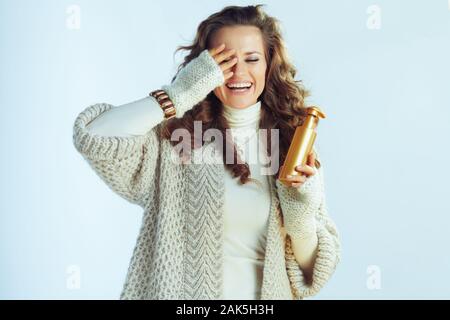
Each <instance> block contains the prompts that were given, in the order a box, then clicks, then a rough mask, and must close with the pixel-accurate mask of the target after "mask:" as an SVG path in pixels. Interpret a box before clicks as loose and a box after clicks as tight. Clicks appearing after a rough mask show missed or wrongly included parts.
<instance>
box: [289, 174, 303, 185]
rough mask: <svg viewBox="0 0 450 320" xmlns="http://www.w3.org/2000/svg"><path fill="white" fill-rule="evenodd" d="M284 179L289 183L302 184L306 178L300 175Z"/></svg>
mask: <svg viewBox="0 0 450 320" xmlns="http://www.w3.org/2000/svg"><path fill="white" fill-rule="evenodd" d="M286 179H287V180H288V181H289V182H290V183H303V182H305V181H306V177H305V176H301V175H293V176H287V177H286Z"/></svg>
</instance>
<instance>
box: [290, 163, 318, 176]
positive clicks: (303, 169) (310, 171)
mask: <svg viewBox="0 0 450 320" xmlns="http://www.w3.org/2000/svg"><path fill="white" fill-rule="evenodd" d="M295 171H297V172H301V173H304V174H306V175H307V176H310V175H314V174H315V173H316V171H315V170H314V168H313V167H311V166H309V165H307V164H305V165H304V166H296V167H295Z"/></svg>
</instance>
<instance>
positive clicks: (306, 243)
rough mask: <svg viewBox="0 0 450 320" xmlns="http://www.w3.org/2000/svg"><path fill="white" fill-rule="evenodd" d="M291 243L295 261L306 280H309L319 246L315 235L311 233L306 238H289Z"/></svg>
mask: <svg viewBox="0 0 450 320" xmlns="http://www.w3.org/2000/svg"><path fill="white" fill-rule="evenodd" d="M291 243H292V251H293V252H294V256H295V260H296V261H297V263H298V264H299V266H300V268H301V269H302V271H303V273H304V274H305V276H306V278H308V279H311V277H312V273H313V270H314V263H315V260H316V257H317V251H318V244H319V241H318V237H317V233H316V232H314V233H311V234H310V235H309V236H308V237H301V238H295V237H291Z"/></svg>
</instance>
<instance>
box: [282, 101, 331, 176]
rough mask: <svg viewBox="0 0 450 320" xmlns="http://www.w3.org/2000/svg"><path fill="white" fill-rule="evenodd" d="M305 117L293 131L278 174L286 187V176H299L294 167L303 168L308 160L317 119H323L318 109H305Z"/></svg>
mask: <svg viewBox="0 0 450 320" xmlns="http://www.w3.org/2000/svg"><path fill="white" fill-rule="evenodd" d="M306 110H307V116H306V119H305V121H304V122H303V124H302V125H301V126H298V127H297V128H296V129H295V132H294V137H293V138H292V142H291V145H290V146H289V150H288V152H287V155H286V159H285V161H284V164H283V168H282V170H281V171H280V174H279V178H278V179H279V180H280V181H281V182H282V183H283V184H285V185H288V184H289V183H288V181H289V180H288V179H287V176H288V175H292V176H296V175H301V174H302V173H301V172H298V171H296V170H295V167H296V166H303V165H305V164H306V162H307V160H308V155H309V154H310V153H311V150H312V147H313V145H314V141H315V140H316V136H317V125H318V124H319V118H325V114H324V113H323V112H322V111H321V110H320V109H319V107H316V106H311V107H308V108H307V109H306Z"/></svg>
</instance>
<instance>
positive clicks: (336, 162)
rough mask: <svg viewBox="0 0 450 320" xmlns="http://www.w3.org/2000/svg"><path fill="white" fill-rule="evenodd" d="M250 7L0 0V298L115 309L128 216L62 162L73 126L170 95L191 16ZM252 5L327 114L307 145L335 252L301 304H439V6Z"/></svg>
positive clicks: (75, 161)
mask: <svg viewBox="0 0 450 320" xmlns="http://www.w3.org/2000/svg"><path fill="white" fill-rule="evenodd" d="M256 3H259V2H253V1H248V2H247V1H242V2H238V1H234V2H230V1H205V0H204V1H99V0H96V1H92V0H91V1H75V2H72V1H50V0H46V1H44V0H41V1H31V0H30V1H23V0H21V1H17V0H14V1H13V0H9V1H5V0H2V1H0V64H1V65H0V92H1V95H0V106H1V109H0V115H1V118H0V119H1V120H0V121H1V126H0V133H1V134H0V143H1V149H2V156H1V160H0V161H1V165H0V170H1V182H0V186H1V193H0V194H1V201H0V213H1V216H0V298H3V299H18V298H26V299H46V298H57V299H80V298H87V299H93V298H106V299H117V298H118V297H119V294H120V291H121V288H122V285H123V281H124V279H125V275H126V271H127V268H128V263H129V260H130V257H131V254H132V250H133V247H134V243H135V240H136V237H137V234H138V229H139V226H140V223H141V216H142V211H141V209H140V208H139V207H138V206H134V205H131V204H130V203H128V202H126V201H125V200H123V199H122V198H120V197H119V196H117V195H115V194H113V193H112V192H111V191H110V190H109V189H108V187H107V186H106V185H105V184H104V183H103V182H102V181H101V180H100V179H99V178H98V177H97V176H96V175H95V174H94V172H93V171H92V170H91V169H90V168H89V166H88V164H87V163H86V162H85V161H84V160H83V159H82V157H81V155H80V154H78V153H77V152H76V150H75V148H74V147H73V144H72V126H73V122H74V120H75V117H76V116H77V115H78V113H79V112H81V111H82V110H83V109H84V108H85V107H87V106H88V105H90V104H93V103H96V102H108V103H112V104H116V105H120V104H124V103H127V102H131V101H134V100H137V99H139V98H142V97H144V96H146V95H147V94H148V92H149V91H150V90H152V89H156V88H158V87H160V86H161V85H163V84H168V83H169V82H170V79H171V77H172V76H173V74H174V72H175V68H176V66H177V65H178V63H179V62H180V61H181V58H182V57H181V55H180V54H178V55H176V56H175V57H174V56H173V53H174V50H175V49H176V47H177V46H178V45H182V44H183V45H186V44H188V43H189V41H191V40H192V39H193V37H194V35H195V31H196V28H197V26H198V24H199V23H200V22H201V21H202V20H203V19H205V18H206V17H207V16H209V15H210V14H212V13H213V12H216V11H218V10H220V9H221V8H222V7H224V6H225V5H229V4H241V5H244V4H256ZM264 3H265V4H267V7H266V11H267V12H268V13H269V14H271V15H274V16H275V17H277V18H278V19H280V20H281V22H282V24H283V32H284V35H285V40H286V43H287V46H288V50H289V54H290V55H291V57H292V59H293V60H294V62H295V65H296V66H297V68H298V70H299V74H298V77H297V79H303V80H304V81H305V84H306V85H307V86H308V87H309V88H310V89H311V90H312V93H313V95H314V96H313V101H315V102H316V103H318V104H319V105H320V106H322V108H323V109H324V110H325V112H326V113H327V115H328V117H327V119H325V120H323V121H322V122H321V124H320V132H319V136H318V140H317V143H318V148H319V150H320V152H321V156H322V163H323V164H324V170H325V179H326V193H327V204H328V207H329V213H330V215H331V216H332V218H333V219H334V221H335V222H336V224H337V225H338V227H339V231H340V234H341V238H342V250H343V251H342V261H341V263H340V265H339V266H338V269H337V271H336V273H335V274H334V276H333V278H332V279H331V281H330V282H329V283H328V284H327V285H326V287H325V288H324V289H323V290H322V291H321V292H320V293H319V294H318V295H317V296H316V297H315V299H329V298H334V299H348V298H361V299H381V298H384V299H394V298H409V299H416V298H425V299H428V298H438V299H439V298H450V273H449V271H450V254H449V252H450V250H449V249H448V245H449V243H450V204H449V198H450V193H449V186H448V181H449V178H450V174H449V167H448V164H449V163H450V153H449V149H450V148H449V143H448V138H449V137H450V126H449V123H450V108H449V107H450V94H449V87H450V86H449V84H450V67H449V59H450V58H449V57H450V9H449V6H450V5H449V3H448V1H447V0H435V1H425V0H423V1H406V0H402V1H387V0H383V1H366V0H352V1H350V0H345V1H342V0H341V1H332V0H330V1H280V0H274V1H265V2H264ZM72 4H75V5H78V6H79V7H80V9H81V25H80V26H81V28H80V29H78V30H71V29H70V28H68V27H67V25H66V20H67V19H68V17H69V16H70V14H69V13H67V12H66V9H67V8H68V7H69V6H70V5H72ZM370 5H378V6H379V7H380V8H381V29H378V30H373V29H369V28H368V27H367V25H366V22H367V19H368V18H369V16H370V14H368V12H367V8H368V7H369V6H370ZM73 265H74V266H76V268H79V271H80V287H79V289H77V288H75V289H74V288H71V287H70V286H67V281H68V280H69V279H70V278H71V276H72V275H73V274H71V273H70V270H69V269H68V268H70V266H73ZM371 265H375V266H377V267H378V268H379V271H380V274H379V280H380V283H381V287H380V288H379V289H375V290H373V289H371V287H370V286H368V285H367V282H368V281H369V280H370V279H373V278H372V277H373V275H370V274H368V268H369V266H371Z"/></svg>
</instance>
